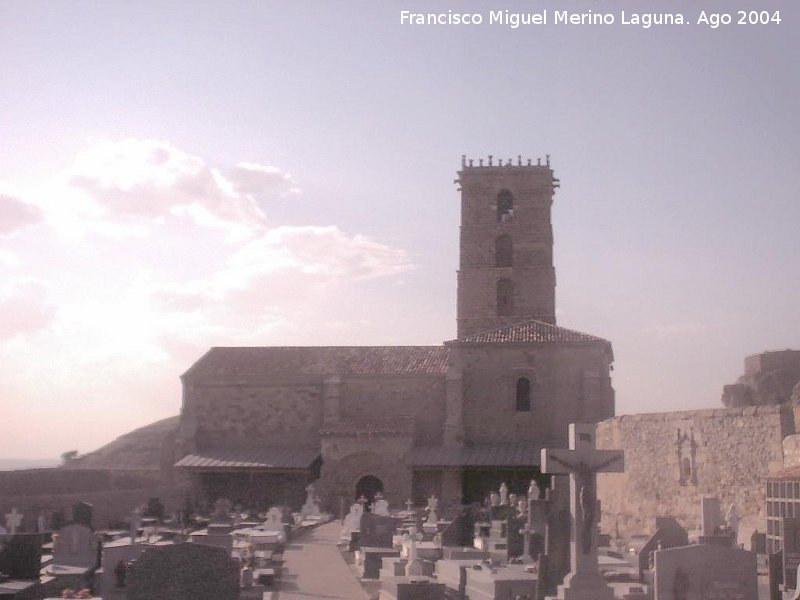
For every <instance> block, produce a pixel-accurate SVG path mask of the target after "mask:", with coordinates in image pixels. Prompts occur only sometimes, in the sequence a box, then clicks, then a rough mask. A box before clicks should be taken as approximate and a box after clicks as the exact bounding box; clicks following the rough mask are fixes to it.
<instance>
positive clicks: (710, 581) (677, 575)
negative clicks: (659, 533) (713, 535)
mask: <svg viewBox="0 0 800 600" xmlns="http://www.w3.org/2000/svg"><path fill="white" fill-rule="evenodd" d="M654 588H655V596H654V598H655V600H755V599H756V598H758V577H757V572H756V555H755V553H754V552H750V551H749V550H740V549H739V548H727V547H725V546H718V545H708V544H699V545H695V546H682V547H680V548H670V549H668V550H657V551H656V554H655V578H654Z"/></svg>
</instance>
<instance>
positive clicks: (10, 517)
mask: <svg viewBox="0 0 800 600" xmlns="http://www.w3.org/2000/svg"><path fill="white" fill-rule="evenodd" d="M20 525H22V513H18V512H17V509H16V507H15V508H12V509H11V512H10V513H8V514H7V515H6V527H8V530H9V531H10V532H11V535H14V534H16V533H17V527H19V526H20Z"/></svg>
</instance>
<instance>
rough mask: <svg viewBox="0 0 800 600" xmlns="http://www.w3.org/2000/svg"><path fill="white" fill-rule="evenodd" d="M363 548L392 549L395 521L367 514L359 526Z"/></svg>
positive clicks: (362, 516)
mask: <svg viewBox="0 0 800 600" xmlns="http://www.w3.org/2000/svg"><path fill="white" fill-rule="evenodd" d="M359 530H360V531H361V535H360V536H359V543H360V545H361V547H362V548H363V547H365V546H369V547H373V548H391V547H392V535H393V534H394V519H392V518H391V517H384V516H381V515H373V514H372V513H368V512H365V513H364V514H362V515H361V523H360V525H359Z"/></svg>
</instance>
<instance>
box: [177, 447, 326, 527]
mask: <svg viewBox="0 0 800 600" xmlns="http://www.w3.org/2000/svg"><path fill="white" fill-rule="evenodd" d="M321 464H322V460H321V458H320V456H319V450H316V449H313V448H247V449H230V448H217V449H207V450H195V451H194V452H193V453H192V454H187V455H186V456H184V457H183V458H182V459H180V460H179V461H178V462H177V463H175V467H176V468H177V469H180V470H182V471H183V472H184V473H185V474H187V475H189V476H190V478H191V479H192V481H193V484H194V485H195V489H197V491H198V492H199V494H200V496H201V498H202V499H203V500H204V501H205V502H207V503H209V504H212V503H213V502H215V501H216V500H218V499H219V498H226V499H227V500H230V501H231V502H233V503H234V504H238V505H240V506H242V507H244V508H247V509H254V510H258V511H260V512H261V511H266V510H268V509H269V508H271V507H272V506H277V505H284V506H289V507H291V508H292V509H294V510H299V509H300V507H301V506H302V505H303V502H304V500H305V497H306V493H305V488H306V486H307V485H308V484H309V483H311V482H312V481H316V480H317V479H319V473H320V467H321Z"/></svg>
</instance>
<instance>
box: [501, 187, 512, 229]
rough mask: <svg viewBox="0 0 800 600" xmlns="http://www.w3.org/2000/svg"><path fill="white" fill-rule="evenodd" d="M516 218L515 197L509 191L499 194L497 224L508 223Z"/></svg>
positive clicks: (502, 191)
mask: <svg viewBox="0 0 800 600" xmlns="http://www.w3.org/2000/svg"><path fill="white" fill-rule="evenodd" d="M513 216H514V196H512V195H511V192H509V191H508V190H500V193H499V194H497V222H498V223H506V222H507V221H510V220H511V217H513Z"/></svg>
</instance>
